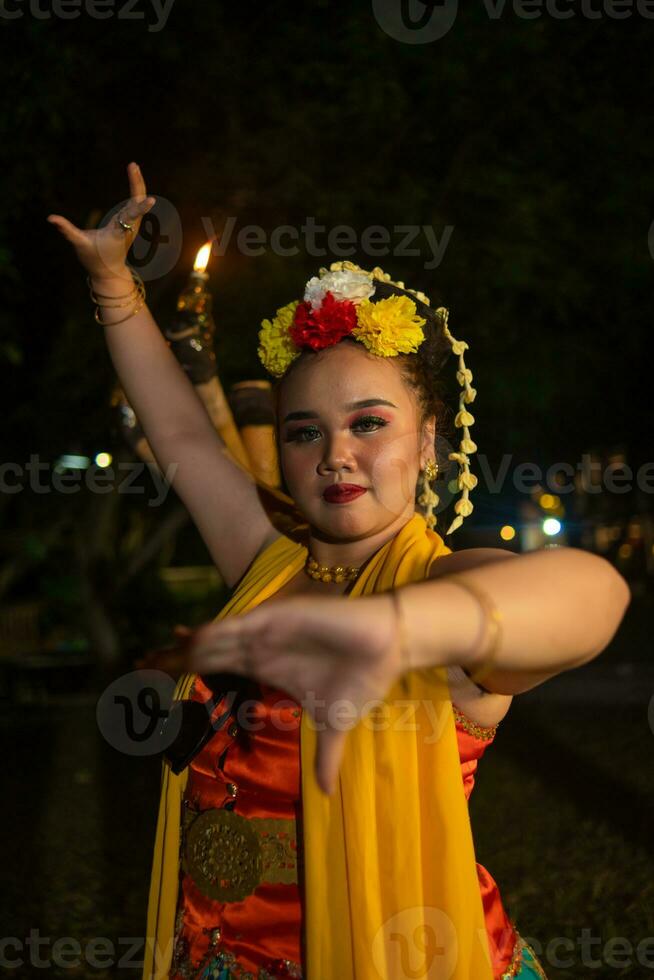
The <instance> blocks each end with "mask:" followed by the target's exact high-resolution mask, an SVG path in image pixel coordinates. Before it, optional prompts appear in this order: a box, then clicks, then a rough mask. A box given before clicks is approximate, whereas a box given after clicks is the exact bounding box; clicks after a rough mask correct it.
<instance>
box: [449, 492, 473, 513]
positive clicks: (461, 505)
mask: <svg viewBox="0 0 654 980" xmlns="http://www.w3.org/2000/svg"><path fill="white" fill-rule="evenodd" d="M454 510H455V512H456V513H457V514H460V515H461V517H470V515H471V514H472V512H473V510H474V507H473V505H472V504H471V503H470V501H469V500H468V498H467V497H461V499H460V500H457V501H456V503H455V504H454Z"/></svg>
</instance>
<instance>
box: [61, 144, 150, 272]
mask: <svg viewBox="0 0 654 980" xmlns="http://www.w3.org/2000/svg"><path fill="white" fill-rule="evenodd" d="M127 176H128V179H129V194H130V197H129V201H128V202H127V204H126V205H125V206H124V207H123V208H122V210H121V211H119V212H117V213H116V214H115V215H114V216H113V217H112V219H111V221H109V222H108V224H106V225H105V226H104V227H103V228H97V229H88V230H82V229H81V228H77V227H76V226H75V225H74V224H73V223H72V222H71V221H68V219H67V218H64V217H63V215H61V214H49V215H48V218H47V220H48V221H49V222H50V224H53V225H55V226H56V227H57V228H58V229H59V231H60V232H61V233H62V235H63V236H64V238H67V239H68V241H69V242H70V243H71V245H72V246H73V248H74V249H75V251H76V253H77V257H78V259H79V260H80V262H81V263H82V265H83V266H84V268H85V269H86V271H87V272H88V274H89V276H90V277H91V278H92V279H110V278H114V277H116V276H118V277H120V278H123V279H127V278H129V276H127V275H126V274H125V267H126V261H125V260H126V258H127V253H128V251H129V249H130V246H131V244H132V242H133V241H134V239H135V238H136V236H137V235H138V232H139V226H140V224H141V220H142V218H143V215H144V214H146V213H147V212H148V211H149V210H150V208H151V207H152V206H153V205H154V203H155V198H154V197H148V196H147V195H146V191H145V181H144V179H143V174H142V173H141V168H140V167H139V166H138V165H137V164H136V163H130V164H129V165H128V167H127ZM119 218H120V219H121V220H122V221H123V222H124V223H125V224H127V225H131V230H126V229H125V228H123V227H122V225H121V224H120V222H119V220H118V219H119Z"/></svg>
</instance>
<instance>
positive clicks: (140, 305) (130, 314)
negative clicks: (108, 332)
mask: <svg viewBox="0 0 654 980" xmlns="http://www.w3.org/2000/svg"><path fill="white" fill-rule="evenodd" d="M144 305H145V300H143V302H142V303H139V305H138V306H137V307H135V308H134V309H133V310H132V312H131V313H128V314H127V316H124V317H123V318H122V320H114V321H113V322H112V323H105V322H104V320H101V319H100V317H99V316H98V314H99V312H100V307H99V306H98V307H96V310H95V313H94V316H95V322H96V323H99V324H100V326H101V327H113V325H114V323H124V322H125V320H129V319H130V318H131V317H133V316H134V315H135V314H136V313H138V311H139V310H140V309H142V308H143V306H144Z"/></svg>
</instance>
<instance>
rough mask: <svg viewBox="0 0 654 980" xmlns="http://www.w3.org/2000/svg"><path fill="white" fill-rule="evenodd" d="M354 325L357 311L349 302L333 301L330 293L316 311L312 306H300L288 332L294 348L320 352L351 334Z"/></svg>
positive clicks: (307, 304)
mask: <svg viewBox="0 0 654 980" xmlns="http://www.w3.org/2000/svg"><path fill="white" fill-rule="evenodd" d="M356 325H357V311H356V307H355V305H354V303H351V302H350V301H349V300H336V299H334V297H333V295H332V294H331V293H329V292H327V293H325V298H324V299H323V301H322V303H321V304H320V306H319V308H318V309H317V310H314V309H313V307H312V306H311V303H300V304H299V305H298V307H297V309H296V310H295V317H294V319H293V323H292V324H291V327H290V328H289V333H290V335H291V338H292V340H293V343H294V344H295V346H296V347H310V348H311V349H312V350H323V348H325V347H332V346H333V345H334V344H337V343H338V342H339V340H342V338H343V337H346V336H347V335H348V334H350V333H352V330H353V329H354V327H356Z"/></svg>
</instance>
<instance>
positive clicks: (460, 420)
mask: <svg viewBox="0 0 654 980" xmlns="http://www.w3.org/2000/svg"><path fill="white" fill-rule="evenodd" d="M474 421H475V417H474V415H471V414H470V412H466V410H465V408H464V409H462V410H461V411H460V412H457V413H456V416H455V418H454V424H455V426H456V427H457V429H458V428H460V427H461V426H462V425H472V424H473V423H474Z"/></svg>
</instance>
